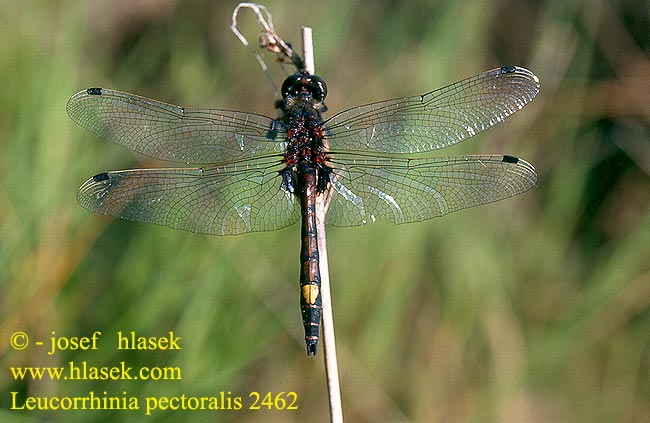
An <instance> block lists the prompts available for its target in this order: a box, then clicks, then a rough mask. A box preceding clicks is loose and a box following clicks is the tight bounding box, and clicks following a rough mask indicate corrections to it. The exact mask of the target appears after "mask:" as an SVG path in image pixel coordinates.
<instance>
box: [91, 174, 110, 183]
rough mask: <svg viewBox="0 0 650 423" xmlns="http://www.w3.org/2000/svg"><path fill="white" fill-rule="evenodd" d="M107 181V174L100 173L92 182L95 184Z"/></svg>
mask: <svg viewBox="0 0 650 423" xmlns="http://www.w3.org/2000/svg"><path fill="white" fill-rule="evenodd" d="M107 179H108V173H107V172H102V173H98V174H97V175H95V176H93V181H95V182H102V181H105V180H107Z"/></svg>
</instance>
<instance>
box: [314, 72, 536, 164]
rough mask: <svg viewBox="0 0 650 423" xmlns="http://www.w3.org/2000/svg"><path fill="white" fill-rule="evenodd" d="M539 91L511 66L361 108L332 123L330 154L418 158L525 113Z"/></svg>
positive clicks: (532, 79)
mask: <svg viewBox="0 0 650 423" xmlns="http://www.w3.org/2000/svg"><path fill="white" fill-rule="evenodd" d="M539 86H540V85H539V79H538V78H537V77H536V76H535V75H534V74H533V73H532V72H531V71H529V70H528V69H524V68H520V67H516V66H507V67H502V68H499V69H493V70H491V71H488V72H485V73H482V74H480V75H476V76H474V77H471V78H468V79H465V80H463V81H460V82H456V83H455V84H451V85H449V86H447V87H444V88H440V89H437V90H435V91H432V92H430V93H428V94H424V95H421V96H414V97H405V98H398V99H393V100H387V101H383V102H379V103H372V104H368V105H365V106H360V107H355V108H353V109H349V110H346V111H344V112H341V113H339V114H337V115H335V116H333V117H332V118H330V119H329V120H328V121H327V122H326V125H327V128H328V129H329V140H330V141H329V142H330V149H331V150H332V151H362V152H378V153H417V152H424V151H431V150H437V149H441V148H445V147H447V146H450V145H453V144H456V143H459V142H461V141H463V140H465V139H467V138H469V137H471V136H473V135H475V134H477V133H479V132H481V131H484V130H486V129H488V128H489V127H491V126H493V125H496V124H497V123H499V122H501V121H503V120H504V119H505V118H507V117H508V116H510V115H511V114H513V113H515V112H516V111H518V110H521V108H522V107H524V106H525V105H526V104H527V103H529V102H530V101H531V100H532V99H533V98H534V97H535V95H536V94H537V93H538V92H539Z"/></svg>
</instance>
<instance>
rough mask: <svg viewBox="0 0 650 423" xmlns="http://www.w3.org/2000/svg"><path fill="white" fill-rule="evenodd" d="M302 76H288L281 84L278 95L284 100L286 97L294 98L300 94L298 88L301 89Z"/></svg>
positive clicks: (297, 74) (296, 74) (298, 74)
mask: <svg viewBox="0 0 650 423" xmlns="http://www.w3.org/2000/svg"><path fill="white" fill-rule="evenodd" d="M303 77H304V75H303V74H300V73H295V74H293V75H291V76H289V77H288V78H287V79H285V80H284V82H283V83H282V88H281V89H280V93H281V94H282V98H284V99H285V100H286V98H287V97H288V96H291V97H293V96H296V95H298V93H300V88H301V87H302V85H303V83H302V79H303Z"/></svg>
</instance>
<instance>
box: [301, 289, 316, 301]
mask: <svg viewBox="0 0 650 423" xmlns="http://www.w3.org/2000/svg"><path fill="white" fill-rule="evenodd" d="M302 297H303V298H304V299H305V301H307V304H315V303H316V299H317V298H318V286H317V285H311V284H310V285H305V286H303V287H302Z"/></svg>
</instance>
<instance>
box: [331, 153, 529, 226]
mask: <svg viewBox="0 0 650 423" xmlns="http://www.w3.org/2000/svg"><path fill="white" fill-rule="evenodd" d="M333 165H334V166H335V170H334V174H333V175H332V176H331V181H332V185H333V190H334V193H333V195H332V199H331V202H330V206H329V212H328V214H327V218H326V222H327V223H329V224H332V225H335V226H360V225H365V224H366V223H373V222H389V223H394V224H401V223H411V222H419V221H422V220H427V219H431V218H434V217H439V216H443V215H445V214H447V213H451V212H453V211H456V210H460V209H465V208H468V207H474V206H478V205H480V204H485V203H491V202H493V201H499V200H502V199H504V198H508V197H512V196H514V195H517V194H520V193H522V192H525V191H527V190H529V189H530V188H532V187H533V186H535V184H536V182H537V174H536V173H535V168H533V166H532V165H531V164H530V163H528V162H526V161H525V160H522V159H518V158H516V157H512V156H497V155H490V156H488V155H483V156H456V157H438V158H429V159H407V158H377V157H372V156H368V157H365V158H364V157H362V156H359V155H357V154H354V155H353V154H345V153H342V154H339V155H337V157H336V160H335V161H333Z"/></svg>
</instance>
